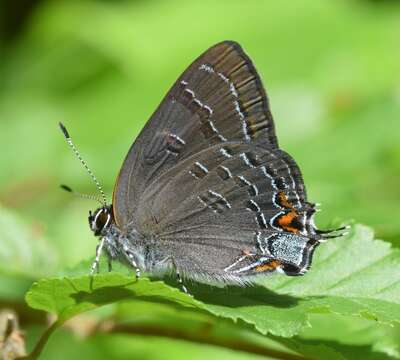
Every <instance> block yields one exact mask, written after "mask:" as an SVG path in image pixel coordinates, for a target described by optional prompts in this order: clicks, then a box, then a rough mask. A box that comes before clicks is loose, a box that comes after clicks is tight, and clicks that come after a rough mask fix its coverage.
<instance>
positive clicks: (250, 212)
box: [61, 41, 344, 291]
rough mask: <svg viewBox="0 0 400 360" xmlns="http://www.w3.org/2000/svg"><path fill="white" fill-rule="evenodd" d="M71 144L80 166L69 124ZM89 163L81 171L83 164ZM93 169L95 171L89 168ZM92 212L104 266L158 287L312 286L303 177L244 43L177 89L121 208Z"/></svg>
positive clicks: (151, 129)
mask: <svg viewBox="0 0 400 360" xmlns="http://www.w3.org/2000/svg"><path fill="white" fill-rule="evenodd" d="M61 128H62V130H63V132H64V135H65V137H66V138H67V141H68V142H69V143H70V145H71V146H72V147H73V149H74V151H75V153H76V154H77V155H78V157H79V158H80V159H81V161H82V162H83V160H82V158H81V157H80V155H79V153H78V152H77V150H76V148H75V147H74V145H73V143H72V140H71V138H70V136H69V134H68V132H67V130H66V129H65V127H64V126H63V125H62V124H61ZM83 163H84V162H83ZM84 165H85V167H87V165H86V163H84ZM87 170H88V171H89V173H90V174H91V175H92V177H93V178H94V180H95V181H96V183H97V185H98V187H99V188H100V191H101V193H102V195H103V200H102V201H101V202H102V206H101V207H100V208H98V209H97V210H96V211H94V212H93V213H92V212H90V213H89V225H90V228H91V230H92V231H93V232H94V235H95V236H97V237H98V238H99V240H100V241H99V245H98V246H97V251H96V258H95V261H94V262H93V266H92V272H95V271H97V272H98V270H99V260H100V255H101V254H102V252H104V253H105V254H106V255H107V258H108V260H109V265H110V269H111V262H112V261H115V260H116V261H120V262H122V263H123V264H126V265H127V266H129V267H131V268H133V269H134V270H135V271H136V276H137V277H140V274H141V271H145V272H147V273H149V274H152V275H156V276H163V275H164V274H167V273H171V272H173V273H175V274H176V276H177V279H178V281H179V282H180V283H181V286H182V289H183V290H185V291H186V288H185V286H184V284H183V281H182V279H192V280H195V281H198V282H204V283H211V284H236V285H246V284H249V283H252V282H254V281H255V280H256V279H257V278H259V277H260V276H265V275H266V274H272V273H275V272H281V273H284V274H286V275H290V276H294V275H303V274H304V273H305V272H306V271H307V270H308V269H309V268H310V266H311V262H312V257H313V253H314V251H315V249H316V247H317V246H318V245H319V244H320V243H321V242H323V241H325V240H326V239H328V238H332V237H337V236H341V235H343V234H342V233H340V232H338V231H340V230H343V229H344V228H339V229H335V230H326V231H321V230H318V229H317V228H316V226H315V224H314V221H313V216H314V214H315V212H316V205H315V204H314V203H311V202H309V201H308V200H307V195H306V189H305V186H304V182H303V179H302V175H301V172H300V169H299V167H298V166H297V164H296V162H295V161H294V160H293V158H292V157H291V156H290V155H288V154H287V153H286V152H285V151H283V150H281V149H280V148H279V145H278V140H277V137H276V134H275V127H274V121H273V118H272V115H271V111H270V107H269V103H268V98H267V96H266V93H265V90H264V87H263V85H262V83H261V79H260V76H259V75H258V73H257V71H256V69H255V67H254V65H253V64H252V62H251V60H250V58H249V57H248V56H247V55H246V54H245V52H244V51H243V49H242V48H241V46H240V45H239V44H237V43H236V42H233V41H224V42H221V43H219V44H217V45H215V46H213V47H211V48H210V49H208V50H207V51H206V52H204V53H203V54H202V55H201V56H200V57H198V58H197V59H196V60H195V61H194V62H193V63H192V64H191V65H190V66H189V67H188V68H187V69H186V71H185V72H184V73H183V74H182V75H181V76H180V77H179V78H178V80H177V81H176V82H175V84H174V85H173V86H172V88H171V89H170V90H169V92H168V93H167V95H166V96H165V98H164V99H163V101H162V102H161V104H160V105H159V107H158V108H157V110H156V111H155V112H154V114H153V115H152V116H151V118H150V120H149V121H148V122H147V124H146V125H145V126H144V128H143V130H142V131H141V132H140V134H139V136H138V137H137V139H136V140H135V142H134V143H133V145H132V146H131V148H130V150H129V152H128V154H127V156H126V158H125V160H124V162H123V165H122V168H121V170H120V173H119V175H118V178H117V180H116V183H115V188H114V193H113V199H112V204H111V205H108V204H107V202H106V198H105V196H104V193H103V191H102V190H101V187H100V184H99V183H98V181H97V179H96V178H95V177H94V175H93V174H92V173H91V171H90V170H89V168H87Z"/></svg>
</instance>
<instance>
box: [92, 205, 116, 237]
mask: <svg viewBox="0 0 400 360" xmlns="http://www.w3.org/2000/svg"><path fill="white" fill-rule="evenodd" d="M110 221H111V214H110V212H109V210H108V209H107V208H100V209H98V210H97V211H96V212H95V214H94V216H91V213H89V225H90V228H91V229H92V231H94V234H95V235H100V234H101V232H102V231H103V230H104V229H105V228H107V226H108V225H109V224H110Z"/></svg>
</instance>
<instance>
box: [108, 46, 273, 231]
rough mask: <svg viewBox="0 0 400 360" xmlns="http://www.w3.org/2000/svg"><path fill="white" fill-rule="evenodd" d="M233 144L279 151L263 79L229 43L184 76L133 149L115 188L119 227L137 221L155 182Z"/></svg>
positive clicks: (212, 51) (206, 55) (213, 50)
mask: <svg viewBox="0 0 400 360" xmlns="http://www.w3.org/2000/svg"><path fill="white" fill-rule="evenodd" d="M232 141H233V142H241V143H248V144H254V145H257V146H260V147H263V148H277V147H278V143H277V139H276V136H275V130H274V123H273V119H272V115H271V112H270V110H269V105H268V99H267V97H266V94H265V91H264V88H263V86H262V83H261V80H260V77H259V75H258V74H257V71H256V70H255V68H254V66H253V64H252V62H251V60H250V59H249V57H248V56H247V55H246V54H245V53H244V51H243V50H242V48H241V47H240V46H239V45H238V44H237V43H235V42H231V41H225V42H222V43H220V44H217V45H215V46H213V47H212V48H210V49H208V50H207V51H206V52H205V53H204V54H202V55H201V56H200V57H199V58H198V59H197V60H195V61H194V62H193V63H192V64H191V65H190V66H189V67H188V69H187V70H186V71H185V72H184V73H183V74H182V75H181V76H180V77H179V79H178V80H177V81H176V83H175V84H174V85H173V87H172V88H171V90H170V91H169V92H168V93H167V95H166V96H165V98H164V100H163V101H162V102H161V104H160V106H159V107H158V109H157V110H156V111H155V113H154V114H153V115H152V117H151V118H150V120H149V121H148V122H147V124H146V126H145V127H144V128H143V130H142V132H141V133H140V135H139V136H138V138H137V139H136V141H135V143H134V144H133V145H132V147H131V149H130V150H129V152H128V155H127V156H126V158H125V161H124V163H123V166H122V168H121V171H120V174H119V177H118V179H117V182H116V185H115V189H114V198H113V207H114V216H115V219H116V222H117V224H118V225H119V226H120V227H122V228H123V227H124V226H125V225H126V224H127V223H128V222H129V221H132V219H133V213H134V211H135V207H136V206H137V205H138V202H139V198H140V197H141V195H142V194H143V193H144V192H145V189H146V188H147V186H148V185H149V184H150V183H152V182H153V181H155V179H157V178H158V177H160V176H161V175H162V174H164V173H165V172H167V171H168V170H171V169H172V168H173V167H174V166H176V165H177V164H178V163H179V162H181V161H183V160H184V159H187V158H189V157H190V156H193V155H194V154H197V153H199V152H201V151H202V150H204V149H207V148H208V147H210V146H213V145H217V144H221V143H225V142H232ZM172 173H173V172H172Z"/></svg>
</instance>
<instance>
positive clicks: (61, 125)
mask: <svg viewBox="0 0 400 360" xmlns="http://www.w3.org/2000/svg"><path fill="white" fill-rule="evenodd" d="M59 126H60V129H61V131H62V133H63V135H64V137H65V139H66V140H67V143H68V145H69V146H70V148H71V149H72V151H73V152H74V154H75V156H76V157H77V158H78V159H79V161H80V162H81V164H82V165H83V167H84V168H85V169H86V171H87V173H88V174H89V175H90V177H91V178H92V180H93V181H94V183H95V184H96V187H97V189H98V190H99V192H100V195H101V199H99V198H98V197H97V196H94V195H86V194H80V193H77V192H75V191H73V190H72V189H71V188H70V187H68V186H66V185H61V188H62V189H64V190H66V191H68V192H71V193H73V194H74V195H76V196H79V197H82V198H86V199H92V200H97V201H99V202H100V203H101V204H103V205H104V206H106V205H107V198H106V195H105V194H104V191H103V188H102V187H101V185H100V183H99V181H98V180H97V178H96V176H95V175H94V174H93V172H92V170H90V168H89V166H88V165H87V163H86V161H85V160H83V158H82V156H81V154H80V153H79V151H78V149H77V148H76V146H75V145H74V143H73V142H72V139H71V136H70V135H69V133H68V131H67V129H66V127H65V126H64V125H63V124H62V123H61V122H60V123H59Z"/></svg>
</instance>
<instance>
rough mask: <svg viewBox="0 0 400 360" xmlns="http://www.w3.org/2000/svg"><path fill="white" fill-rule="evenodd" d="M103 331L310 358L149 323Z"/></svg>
mask: <svg viewBox="0 0 400 360" xmlns="http://www.w3.org/2000/svg"><path fill="white" fill-rule="evenodd" d="M103 332H105V333H125V334H126V333H128V334H139V335H144V336H159V337H167V338H173V339H179V340H186V341H191V342H194V343H199V344H207V345H215V346H219V347H224V348H227V349H231V350H238V351H243V352H247V353H252V354H257V355H263V356H268V357H271V358H274V359H279V360H311V359H310V358H307V357H304V356H301V355H296V354H289V353H286V352H282V351H278V350H274V349H270V348H267V347H264V346H259V345H256V344H253V343H249V342H246V341H241V340H238V339H234V340H233V341H231V340H228V339H218V338H215V337H212V336H208V335H207V334H202V333H190V332H184V331H181V330H177V329H167V328H162V327H158V326H151V325H150V326H149V325H126V324H125V325H124V324H115V325H113V326H112V327H110V328H108V329H106V330H103Z"/></svg>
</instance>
